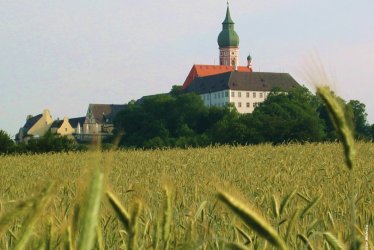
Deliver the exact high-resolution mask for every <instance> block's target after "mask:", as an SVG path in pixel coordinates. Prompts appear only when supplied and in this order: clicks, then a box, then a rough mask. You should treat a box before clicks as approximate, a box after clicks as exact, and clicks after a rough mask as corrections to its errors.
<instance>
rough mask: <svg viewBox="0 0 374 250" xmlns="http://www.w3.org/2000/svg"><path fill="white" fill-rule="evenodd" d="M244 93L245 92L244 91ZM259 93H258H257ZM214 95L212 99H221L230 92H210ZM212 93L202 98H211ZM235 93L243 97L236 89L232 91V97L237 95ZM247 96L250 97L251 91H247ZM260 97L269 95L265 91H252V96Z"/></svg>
mask: <svg viewBox="0 0 374 250" xmlns="http://www.w3.org/2000/svg"><path fill="white" fill-rule="evenodd" d="M243 94H244V92H243ZM257 94H258V95H257ZM210 95H212V99H213V98H214V99H220V98H224V97H229V92H228V91H223V92H218V93H214V94H210ZM210 95H209V94H207V95H203V96H202V98H203V100H210ZM235 95H237V96H238V97H242V92H240V91H238V92H235V91H231V97H235ZM245 96H246V97H247V98H249V97H250V92H245ZM257 96H258V97H259V98H266V96H267V93H263V92H259V93H257V92H252V97H253V98H256V97H257Z"/></svg>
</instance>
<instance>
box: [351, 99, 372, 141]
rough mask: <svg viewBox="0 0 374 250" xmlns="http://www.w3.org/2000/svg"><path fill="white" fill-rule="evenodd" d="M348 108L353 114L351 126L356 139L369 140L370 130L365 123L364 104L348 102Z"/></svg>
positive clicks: (366, 122) (353, 101) (354, 101)
mask: <svg viewBox="0 0 374 250" xmlns="http://www.w3.org/2000/svg"><path fill="white" fill-rule="evenodd" d="M347 105H348V107H349V108H350V109H351V110H352V113H353V126H354V129H355V132H356V133H355V135H356V139H369V140H370V139H371V137H372V136H371V131H370V130H371V128H370V125H369V123H368V121H367V113H366V111H365V108H366V106H365V104H363V103H361V102H359V101H357V100H351V101H349V102H348V104H347Z"/></svg>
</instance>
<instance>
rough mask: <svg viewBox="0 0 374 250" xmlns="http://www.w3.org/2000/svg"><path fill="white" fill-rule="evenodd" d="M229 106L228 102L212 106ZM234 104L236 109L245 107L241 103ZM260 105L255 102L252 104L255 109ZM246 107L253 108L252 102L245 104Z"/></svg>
mask: <svg viewBox="0 0 374 250" xmlns="http://www.w3.org/2000/svg"><path fill="white" fill-rule="evenodd" d="M227 104H228V102H219V103H216V104H213V105H212V106H218V107H226V106H227ZM232 104H234V105H235V106H236V107H238V108H241V107H243V105H244V104H243V105H242V103H241V102H238V103H234V102H232ZM259 105H260V103H259V102H254V103H253V104H252V106H253V108H256V107H258V106H259ZM245 107H247V108H250V107H251V103H250V102H247V103H245Z"/></svg>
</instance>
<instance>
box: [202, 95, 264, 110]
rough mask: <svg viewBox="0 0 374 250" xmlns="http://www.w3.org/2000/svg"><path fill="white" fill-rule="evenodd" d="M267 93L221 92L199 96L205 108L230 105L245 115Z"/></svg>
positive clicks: (261, 100)
mask: <svg viewBox="0 0 374 250" xmlns="http://www.w3.org/2000/svg"><path fill="white" fill-rule="evenodd" d="M269 93H270V91H240V90H222V91H217V92H212V93H207V94H201V95H200V96H201V99H202V100H203V102H204V105H205V106H208V107H213V106H216V107H225V106H227V105H228V104H229V103H231V104H232V105H234V106H235V108H236V110H237V111H238V112H239V113H242V114H246V113H252V112H253V110H254V109H255V108H256V107H257V106H258V105H259V104H260V103H261V102H263V101H265V99H266V98H267V96H268V95H269Z"/></svg>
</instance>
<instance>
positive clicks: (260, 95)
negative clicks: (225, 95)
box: [231, 91, 266, 98]
mask: <svg viewBox="0 0 374 250" xmlns="http://www.w3.org/2000/svg"><path fill="white" fill-rule="evenodd" d="M237 94H238V97H242V92H240V91H238V92H237ZM231 97H235V92H234V91H232V92H231ZM245 97H247V98H249V92H246V93H245ZM252 97H253V98H256V97H257V92H252ZM258 97H259V98H264V97H265V98H266V93H263V92H260V93H258Z"/></svg>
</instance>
